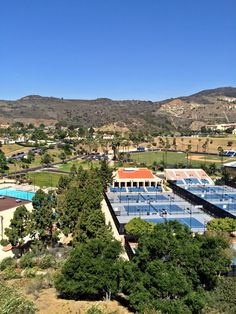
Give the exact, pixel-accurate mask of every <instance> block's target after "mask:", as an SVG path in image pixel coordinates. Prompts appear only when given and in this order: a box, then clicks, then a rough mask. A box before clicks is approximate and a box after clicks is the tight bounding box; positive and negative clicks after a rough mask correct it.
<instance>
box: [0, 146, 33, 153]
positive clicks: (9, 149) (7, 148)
mask: <svg viewBox="0 0 236 314" xmlns="http://www.w3.org/2000/svg"><path fill="white" fill-rule="evenodd" d="M30 149H32V147H24V146H21V145H18V144H6V145H5V144H4V145H2V147H1V150H2V151H3V152H4V154H5V155H6V156H9V155H12V154H15V153H20V152H28V151H29V150H30Z"/></svg>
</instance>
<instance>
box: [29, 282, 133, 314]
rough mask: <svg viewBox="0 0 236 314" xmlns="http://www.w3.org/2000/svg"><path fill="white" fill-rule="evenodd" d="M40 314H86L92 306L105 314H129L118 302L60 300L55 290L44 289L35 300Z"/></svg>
mask: <svg viewBox="0 0 236 314" xmlns="http://www.w3.org/2000/svg"><path fill="white" fill-rule="evenodd" d="M34 302H35V304H36V306H37V308H38V313H39V314H61V313H63V314H84V313H86V311H87V310H88V309H89V308H91V307H92V306H94V305H95V306H98V307H99V308H100V309H102V310H103V311H104V312H105V313H112V314H114V313H116V314H129V313H131V312H129V311H128V310H127V309H126V308H124V307H123V306H121V305H120V304H119V303H118V302H117V301H97V302H93V301H73V300H63V299H58V298H57V296H56V291H55V289H54V288H49V289H43V290H41V291H40V293H39V297H38V298H37V299H36V300H34Z"/></svg>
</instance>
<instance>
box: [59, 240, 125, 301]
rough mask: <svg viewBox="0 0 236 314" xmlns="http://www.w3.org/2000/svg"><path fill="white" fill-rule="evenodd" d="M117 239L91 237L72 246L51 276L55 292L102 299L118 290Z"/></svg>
mask: <svg viewBox="0 0 236 314" xmlns="http://www.w3.org/2000/svg"><path fill="white" fill-rule="evenodd" d="M120 252H121V244H120V242H118V241H116V240H113V241H102V240H101V239H93V240H90V241H89V242H87V243H84V244H79V245H78V246H76V247H75V248H74V249H73V250H72V252H71V254H70V256H69V258H68V259H67V261H66V262H65V263H64V264H63V266H62V269H61V271H60V273H59V274H58V276H57V278H56V280H55V287H56V289H57V291H58V292H59V294H60V295H61V296H63V297H66V298H70V299H102V298H103V297H106V299H108V300H110V299H111V296H112V294H114V293H116V292H117V291H118V280H117V278H118V273H119V268H118V267H117V266H118V258H119V255H120Z"/></svg>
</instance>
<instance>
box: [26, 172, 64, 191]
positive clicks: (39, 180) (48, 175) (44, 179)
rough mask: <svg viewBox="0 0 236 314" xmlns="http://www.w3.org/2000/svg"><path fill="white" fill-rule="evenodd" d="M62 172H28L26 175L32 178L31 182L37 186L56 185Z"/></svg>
mask: <svg viewBox="0 0 236 314" xmlns="http://www.w3.org/2000/svg"><path fill="white" fill-rule="evenodd" d="M61 175H62V174H60V173H52V172H46V171H42V172H30V173H28V174H27V177H28V178H30V179H31V180H32V184H33V185H36V186H39V187H41V188H42V187H57V184H58V181H59V178H60V177H61Z"/></svg>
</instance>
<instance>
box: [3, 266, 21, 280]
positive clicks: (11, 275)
mask: <svg viewBox="0 0 236 314" xmlns="http://www.w3.org/2000/svg"><path fill="white" fill-rule="evenodd" d="M0 276H1V278H2V279H3V280H9V279H17V278H21V275H20V274H19V273H18V272H16V270H15V269H12V268H6V269H4V270H3V271H2V272H1V274H0Z"/></svg>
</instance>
